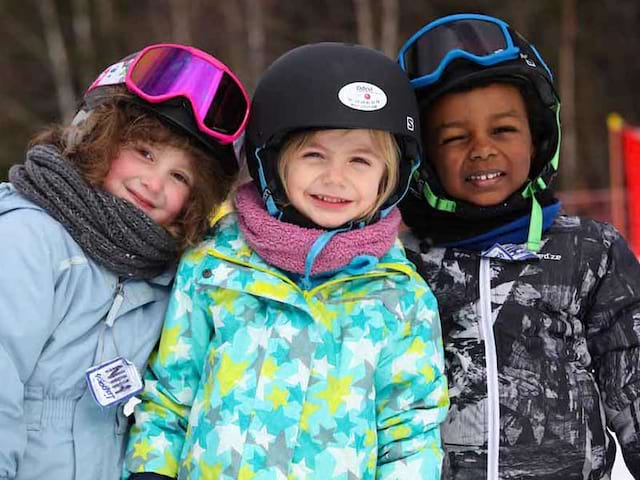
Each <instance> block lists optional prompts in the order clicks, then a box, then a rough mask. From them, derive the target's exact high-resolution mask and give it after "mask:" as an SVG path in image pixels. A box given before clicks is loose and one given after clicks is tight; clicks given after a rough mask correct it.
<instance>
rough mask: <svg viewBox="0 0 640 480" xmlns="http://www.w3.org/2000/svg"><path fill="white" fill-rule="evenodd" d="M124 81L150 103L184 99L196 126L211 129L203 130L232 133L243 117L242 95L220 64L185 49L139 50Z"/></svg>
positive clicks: (236, 131)
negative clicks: (188, 103)
mask: <svg viewBox="0 0 640 480" xmlns="http://www.w3.org/2000/svg"><path fill="white" fill-rule="evenodd" d="M127 81H128V85H129V87H132V86H133V87H134V88H135V89H136V90H137V92H136V93H138V94H139V95H140V96H141V97H142V98H144V99H145V100H147V101H149V102H152V103H159V102H162V101H165V100H168V99H171V98H175V97H177V96H183V97H185V98H187V99H188V100H189V101H190V102H191V106H192V108H193V112H194V115H195V117H196V120H197V121H198V123H199V125H200V128H201V129H202V130H204V131H205V132H206V130H207V129H210V130H211V131H212V132H206V133H213V132H220V133H222V134H225V135H235V134H236V133H238V132H239V130H240V129H241V127H242V126H243V123H244V120H245V119H246V115H247V106H248V105H247V104H248V102H247V97H246V94H245V93H244V90H243V89H242V87H241V86H240V85H239V84H238V82H237V81H236V80H235V79H234V78H233V77H232V76H231V75H229V73H227V71H226V68H225V67H224V65H222V64H219V65H216V63H214V61H213V59H212V58H207V57H203V56H199V55H196V54H195V53H193V52H192V51H190V50H187V49H185V48H180V47H177V46H158V47H151V48H149V49H147V50H145V51H143V52H142V53H141V54H140V56H139V57H138V58H137V59H136V61H135V63H134V65H132V67H131V68H130V69H129V73H128V79H127ZM203 127H204V128H203ZM214 136H215V135H214Z"/></svg>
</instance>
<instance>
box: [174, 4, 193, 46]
mask: <svg viewBox="0 0 640 480" xmlns="http://www.w3.org/2000/svg"><path fill="white" fill-rule="evenodd" d="M190 6H191V2H185V1H183V0H170V1H169V10H170V12H171V38H172V39H173V41H174V42H176V43H183V44H186V45H191V42H192V35H191V13H192V12H191V9H190V8H189V7H190Z"/></svg>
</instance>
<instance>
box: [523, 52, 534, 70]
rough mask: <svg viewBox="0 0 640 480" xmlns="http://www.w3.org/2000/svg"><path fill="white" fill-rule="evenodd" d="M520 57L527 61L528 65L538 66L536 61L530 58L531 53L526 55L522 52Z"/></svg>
mask: <svg viewBox="0 0 640 480" xmlns="http://www.w3.org/2000/svg"><path fill="white" fill-rule="evenodd" d="M520 58H521V59H522V60H524V61H525V63H526V64H527V65H529V66H530V67H535V66H536V62H534V61H533V60H531V59H530V58H529V55H526V54H524V53H521V54H520Z"/></svg>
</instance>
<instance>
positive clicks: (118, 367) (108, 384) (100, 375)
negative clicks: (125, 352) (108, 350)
mask: <svg viewBox="0 0 640 480" xmlns="http://www.w3.org/2000/svg"><path fill="white" fill-rule="evenodd" d="M86 376H87V383H88V384H89V389H90V390H91V393H92V394H93V398H94V399H95V400H96V402H97V403H98V405H100V406H101V407H110V406H111V405H115V404H118V403H120V402H123V401H125V400H127V399H129V398H130V397H132V396H133V395H135V394H136V393H138V392H141V391H142V388H143V383H142V379H141V378H140V374H139V373H138V369H137V368H136V366H135V365H134V364H133V363H131V362H129V361H128V360H126V359H125V358H123V357H116V358H114V359H113V360H109V361H107V362H104V363H101V364H100V365H96V366H94V367H91V368H90V369H88V370H87V372H86Z"/></svg>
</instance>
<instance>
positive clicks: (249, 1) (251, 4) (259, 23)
mask: <svg viewBox="0 0 640 480" xmlns="http://www.w3.org/2000/svg"><path fill="white" fill-rule="evenodd" d="M245 4H246V12H247V16H246V18H247V44H248V46H249V58H250V61H249V63H250V67H251V76H250V77H249V78H251V79H252V82H253V81H255V79H257V78H258V77H259V76H260V74H261V73H262V71H263V70H264V67H265V57H266V55H265V44H266V41H265V26H264V16H263V7H264V6H263V4H262V0H245Z"/></svg>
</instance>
